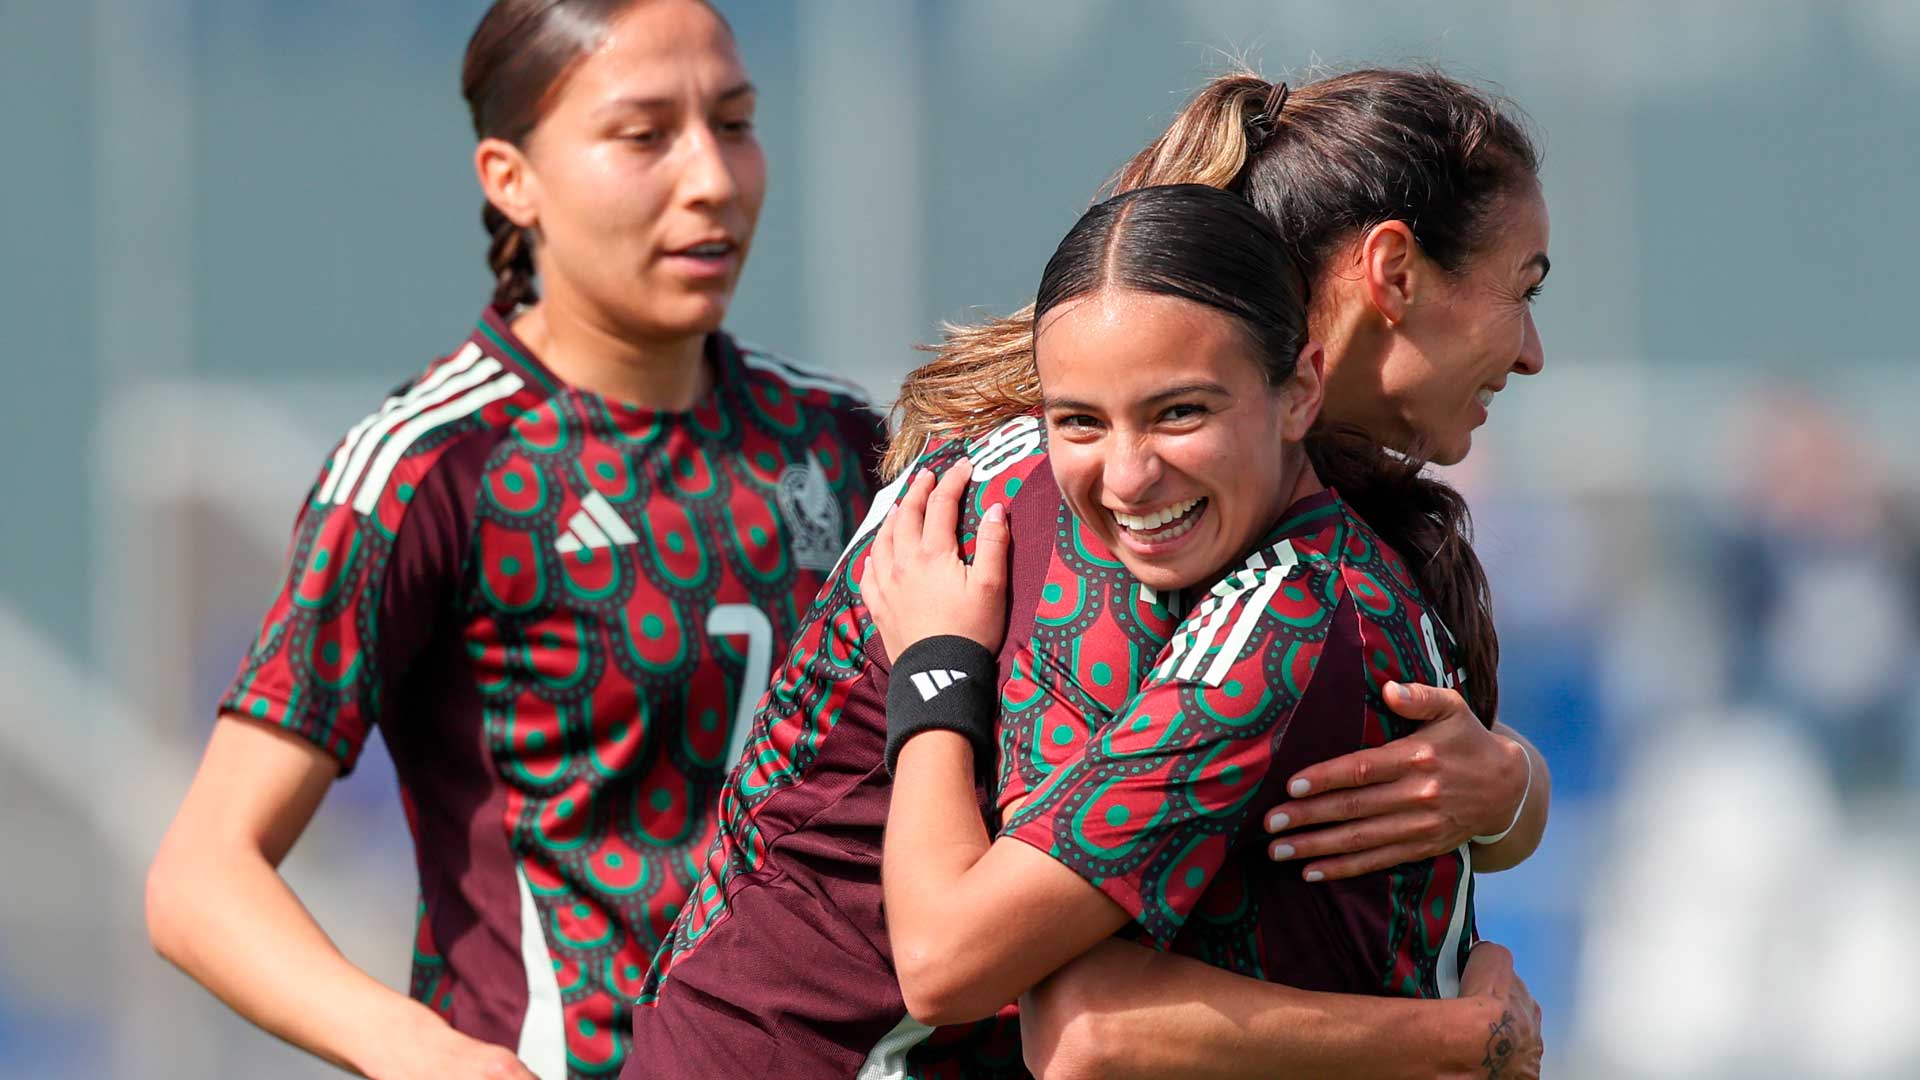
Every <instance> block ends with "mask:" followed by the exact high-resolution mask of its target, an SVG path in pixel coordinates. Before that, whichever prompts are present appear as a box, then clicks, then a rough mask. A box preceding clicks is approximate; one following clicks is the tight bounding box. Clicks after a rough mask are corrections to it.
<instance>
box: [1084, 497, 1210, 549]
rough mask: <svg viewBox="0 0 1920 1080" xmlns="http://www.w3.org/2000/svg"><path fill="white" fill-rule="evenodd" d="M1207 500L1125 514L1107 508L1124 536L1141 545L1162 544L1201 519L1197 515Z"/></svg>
mask: <svg viewBox="0 0 1920 1080" xmlns="http://www.w3.org/2000/svg"><path fill="white" fill-rule="evenodd" d="M1206 508H1207V500H1205V499H1188V500H1187V501H1185V502H1177V503H1174V504H1172V505H1170V506H1165V507H1162V508H1160V509H1159V510H1156V511H1154V512H1153V513H1151V514H1126V513H1122V512H1120V511H1118V510H1109V511H1108V513H1110V514H1112V515H1113V520H1114V523H1115V524H1116V525H1119V526H1120V528H1122V529H1123V530H1125V531H1126V533H1127V535H1128V536H1130V537H1132V538H1133V539H1134V540H1137V541H1139V542H1140V543H1143V544H1164V543H1166V542H1167V541H1169V540H1175V539H1178V538H1179V537H1181V536H1184V535H1186V533H1187V531H1188V530H1190V529H1192V528H1193V527H1194V525H1196V524H1198V523H1199V521H1200V515H1201V514H1202V513H1204V512H1205V511H1206Z"/></svg>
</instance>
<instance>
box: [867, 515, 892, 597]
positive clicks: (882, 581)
mask: <svg viewBox="0 0 1920 1080" xmlns="http://www.w3.org/2000/svg"><path fill="white" fill-rule="evenodd" d="M892 574H893V517H892V515H888V517H887V520H885V521H883V522H881V523H880V531H879V532H877V533H875V534H874V537H873V545H872V546H871V547H869V548H868V549H867V565H866V567H865V569H863V570H862V571H861V573H860V598H861V599H862V600H864V601H866V603H867V606H868V607H872V606H873V603H874V600H875V598H876V597H884V596H885V595H886V588H887V579H888V578H889V577H891V576H892Z"/></svg>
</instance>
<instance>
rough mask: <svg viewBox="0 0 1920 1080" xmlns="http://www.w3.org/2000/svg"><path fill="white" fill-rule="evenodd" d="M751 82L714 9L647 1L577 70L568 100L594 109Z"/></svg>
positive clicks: (674, 0) (687, 0) (685, 0)
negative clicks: (614, 102) (618, 101)
mask: <svg viewBox="0 0 1920 1080" xmlns="http://www.w3.org/2000/svg"><path fill="white" fill-rule="evenodd" d="M745 80H746V68H745V66H744V65H743V64H742V63H741V62H740V53H739V50H738V49H737V48H735V46H734V41H733V35H732V33H730V32H729V31H728V30H727V27H726V24H725V23H723V22H721V21H720V18H719V16H718V15H716V14H714V12H713V11H712V9H710V8H708V7H707V6H706V5H705V4H700V3H696V2H694V0H643V2H641V3H638V4H635V5H633V6H632V7H631V8H629V9H628V10H627V11H626V12H625V13H623V14H622V15H620V16H619V17H618V18H617V19H615V20H614V22H613V25H612V26H611V27H610V28H609V29H608V31H607V34H606V37H605V38H604V39H602V40H601V42H600V44H599V46H598V47H597V48H595V49H594V50H593V51H592V52H591V53H589V54H588V55H587V56H586V58H585V59H583V60H582V61H581V62H580V64H579V66H578V67H576V68H575V69H574V71H573V73H572V77H571V78H570V79H569V80H568V83H567V87H566V90H565V93H564V95H563V99H567V100H571V101H573V102H575V103H578V104H583V105H585V106H586V107H589V108H592V107H595V106H598V105H600V104H603V103H605V102H606V101H608V100H614V99H620V98H635V99H642V100H645V99H654V98H677V97H681V96H683V95H684V94H686V93H687V92H688V91H690V90H691V91H692V92H694V93H695V94H713V93H719V92H721V91H724V90H727V89H730V88H731V87H733V86H734V85H737V84H738V83H741V82H744V81H745Z"/></svg>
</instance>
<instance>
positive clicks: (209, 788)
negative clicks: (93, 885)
mask: <svg viewBox="0 0 1920 1080" xmlns="http://www.w3.org/2000/svg"><path fill="white" fill-rule="evenodd" d="M462 84H463V89H464V92H465V95H466V98H467V102H468V104H469V106H470V107H471V110H472V114H473V124H474V131H475V134H476V135H477V136H478V144H477V146H476V147H475V150H474V157H473V163H474V169H475V172H476V174H477V176H478V179H479V182H480V186H481V188H482V190H483V191H484V193H485V195H486V199H487V203H486V207H485V210H484V223H485V225H486V227H487V229H488V232H489V234H490V236H491V238H492V245H491V249H490V251H489V263H490V265H491V266H492V268H493V271H494V274H495V277H496V285H495V289H494V292H493V297H492V302H491V303H490V304H488V305H487V307H486V308H485V310H483V311H482V312H481V315H480V319H479V322H478V325H477V326H476V327H475V328H474V330H473V332H472V333H471V334H470V335H469V336H468V338H467V340H466V341H465V342H464V343H463V344H461V345H460V347H459V348H457V349H456V350H455V351H454V352H453V353H451V354H450V355H448V356H446V357H444V358H442V359H440V360H437V361H435V362H434V363H433V364H431V365H429V366H428V367H427V369H426V370H425V371H424V372H422V373H421V374H420V375H418V376H417V377H416V378H414V379H413V380H411V381H409V382H407V383H406V384H404V385H403V386H402V387H401V388H400V389H399V390H397V391H396V392H395V393H394V395H393V396H392V397H390V398H388V399H387V401H386V402H384V403H383V404H382V405H381V406H380V407H379V408H378V409H376V410H375V411H374V412H372V413H371V414H370V415H368V416H367V417H366V419H364V420H363V421H361V422H360V423H359V424H357V425H355V426H354V427H353V428H352V429H351V430H350V431H349V432H347V434H346V436H345V438H343V439H342V440H341V442H340V444H339V445H338V447H337V448H336V449H335V451H334V452H333V454H332V455H331V457H330V459H329V460H328V461H327V463H326V464H325V466H324V467H323V469H322V471H321V474H320V477H319V478H318V480H317V481H316V482H315V484H314V487H313V489H312V490H311V492H310V494H309V496H308V499H307V502H306V503H305V505H304V506H303V508H302V510H301V513H300V517H299V520H298V522H297V523H296V525H295V529H294V539H293V544H292V547H291V549H290V556H291V558H290V565H289V567H288V570H287V575H286V580H285V585H284V586H283V588H282V590H281V592H280V594H279V596H278V598H277V599H276V600H275V601H274V603H273V605H272V607H271V608H270V609H269V611H268V613H267V616H266V619H265V620H264V623H263V626H262V628H261V633H260V636H259V638H258V640H257V641H256V643H255V644H254V646H253V648H252V649H251V650H250V652H249V653H248V655H247V657H246V658H245V659H244V661H243V662H242V664H241V667H240V672H239V676H238V677H237V679H236V680H235V682H234V684H233V686H232V688H231V689H230V690H229V692H228V693H227V695H226V696H225V698H223V700H222V702H221V706H220V719H219V721H218V722H217V724H216V725H215V728H214V733H213V737H212V740H211V743H210V744H209V746H208V748H207V752H206V756H205V758H204V760H203V762H202V764H201V768H200V772H199V774H198V776H197V777H196V778H195V780H194V783H193V786H192V788H191V789H190V790H189V792H188V794H187V797H186V800H185V802H184V803H183V804H182V806H181V808H180V811H179V813H178V815H177V816H176V818H175V820H174V823H173V825H172V827H171V828H170V829H169V831H168V834H167V839H166V841H165V842H164V844H163V845H162V849H161V851H160V854H159V856H158V857H157V858H156V860H155V862H154V866H153V870H152V873H151V875H150V877H149V885H148V922H149V927H150V930H151V933H152V936H153V941H154V945H155V947H156V948H158V949H159V950H160V951H161V952H162V953H163V954H164V955H166V956H167V957H168V958H169V959H171V960H173V961H174V962H175V963H177V964H179V965H180V966H181V967H182V968H184V969H185V970H186V971H187V972H188V973H189V974H191V975H192V976H194V977H195V978H196V979H198V980H200V981H201V982H202V983H203V984H205V985H206V986H207V987H208V988H209V989H211V990H212V991H214V992H215V993H216V994H218V995H220V996H221V997H222V998H223V999H224V1000H225V1001H227V1002H228V1003H229V1004H230V1005H232V1006H233V1007H234V1008H235V1009H236V1010H237V1011H239V1012H240V1013H241V1014H242V1015H244V1016H246V1017H247V1018H248V1019H250V1020H252V1021H254V1022H255V1023H257V1024H260V1025H261V1026H262V1027H265V1028H266V1029H268V1030H269V1031H272V1032H273V1033H275V1034H277V1035H279V1036H281V1037H282V1038H285V1039H287V1040H288V1041H290V1042H292V1043H294V1044H295V1045H298V1046H300V1047H302V1048H304V1049H307V1050H309V1051H311V1052H313V1053H315V1054H318V1055H321V1056H323V1057H325V1058H327V1059H329V1060H331V1061H334V1062H336V1063H338V1064H341V1065H344V1066H347V1067H350V1068H353V1069H356V1070H358V1071H360V1072H362V1073H364V1074H366V1075H368V1076H373V1077H400V1078H411V1077H420V1078H430V1080H445V1078H448V1077H466V1076H477V1075H486V1076H498V1077H509V1078H520V1080H525V1078H526V1077H529V1076H534V1077H539V1078H541V1080H557V1078H559V1077H568V1076H586V1075H596V1076H603V1075H609V1074H611V1073H612V1072H614V1071H617V1070H618V1069H619V1068H620V1066H621V1064H622V1063H623V1061H624V1060H625V1058H626V1055H627V1049H628V1046H629V1045H630V1042H629V1035H628V1026H629V1025H628V1017H629V1013H630V1009H629V1005H630V1003H631V1002H632V1001H633V1000H634V998H635V997H636V996H638V993H639V990H640V983H641V979H642V977H643V975H644V974H645V972H646V969H647V965H648V962H649V960H650V959H651V957H652V956H653V954H654V951H655V949H656V947H657V946H658V945H659V944H660V942H661V940H662V938H663V937H664V936H665V934H666V932H667V929H668V927H669V926H670V925H671V924H672V923H673V921H674V919H675V918H676V916H678V915H679V913H680V910H681V908H682V907H683V906H684V905H685V904H686V902H687V900H688V897H689V893H690V890H691V888H692V885H693V868H694V866H695V865H696V859H697V856H698V855H699V853H700V852H701V851H702V850H703V849H704V848H705V847H706V845H707V842H708V840H709V839H710V838H711V836H712V835H713V830H714V820H713V819H714V810H715V806H716V795H717V792H718V790H719V787H720V784H721V781H722V779H723V778H724V777H725V775H726V772H727V769H728V767H729V766H730V765H731V764H732V763H733V758H734V757H735V756H737V753H738V748H739V746H740V744H741V742H742V741H743V740H744V739H745V736H746V731H745V728H744V723H745V718H746V717H747V716H748V715H750V714H751V711H752V706H753V704H754V702H756V701H757V700H758V699H759V697H760V694H761V691H762V689H763V688H764V685H765V682H766V677H767V672H768V670H769V667H770V666H771V663H772V660H773V658H774V657H775V656H776V655H780V654H784V653H785V651H786V649H787V645H788V642H789V640H790V639H791V637H792V636H793V632H794V629H795V626H796V624H797V622H798V620H799V618H800V613H801V612H803V611H804V610H805V609H806V607H807V604H808V602H809V601H810V600H811V599H812V597H813V596H814V594H815V592H816V591H817V590H818V589H819V587H820V585H821V583H822V581H823V579H824V576H825V572H826V571H828V570H830V569H831V568H832V566H833V564H834V560H835V558H836V557H837V556H838V554H839V552H840V548H841V545H842V544H843V543H844V540H845V536H844V534H845V531H846V526H847V523H849V522H852V521H858V520H859V519H860V517H861V516H862V515H863V514H865V512H866V510H867V506H868V503H869V502H870V500H871V496H872V493H871V486H870V482H869V477H870V476H871V473H872V466H873V464H874V461H873V454H874V452H875V450H876V449H877V446H878V444H879V442H880V440H881V437H882V436H881V427H880V424H879V419H878V417H877V416H876V415H874V414H873V413H872V412H871V411H869V410H868V409H867V408H866V407H865V401H864V398H863V397H862V396H861V395H860V394H859V393H858V391H857V390H856V389H855V388H853V387H851V386H849V385H848V384H846V383H844V382H842V381H841V380H839V379H837V378H834V377H833V376H831V375H826V374H822V373H819V372H813V371H808V370H806V369H804V368H802V367H800V366H798V365H796V364H793V363H792V362H790V361H787V360H784V359H782V358H779V357H777V356H773V355H770V354H766V353H763V352H759V351H757V350H753V349H750V348H747V347H745V346H742V345H740V344H739V343H737V342H736V341H735V340H734V339H733V338H732V337H731V336H730V335H728V334H727V333H726V332H725V331H724V330H722V329H721V322H722V320H723V319H724V318H725V316H726V313H727V309H728V305H729V303H730V302H731V300H732V297H733V290H734V285H735V283H736V281H737V280H738V278H739V274H740V270H741V267H742V265H743V263H744V261H745V259H746V256H747V252H748V250H749V249H750V247H751V245H752V241H753V232H754V226H755V223H756V221H757V219H758V217H759V212H760V206H761V203H762V201H763V198H764V196H765V193H766V165H765V161H764V158H763V156H762V154H761V151H760V147H759V144H758V142H757V140H756V138H755V136H754V131H753V113H754V105H755V100H754V99H755V92H754V88H753V84H752V82H751V80H750V79H749V78H748V76H747V72H746V68H745V67H744V65H743V64H742V62H741V60H740V56H739V54H738V52H737V51H736V49H735V47H734V42H733V36H732V33H731V32H730V30H729V29H728V27H727V24H726V22H725V21H724V20H722V19H721V18H720V16H719V15H718V13H717V12H715V11H714V10H713V9H712V8H711V7H709V6H708V5H706V4H704V3H700V2H697V0H624V2H620V0H500V2H498V3H496V4H494V5H493V7H492V8H491V9H489V11H488V12H487V14H486V16H485V17H484V18H483V19H482V21H481V23H480V26H479V28H478V30H477V31H476V32H475V34H474V36H473V39H472V41H471V42H470V43H469V45H468V49H467V57H466V64H465V68H464V71H463V78H462ZM375 726H378V727H379V728H380V730H381V733H382V737H383V738H384V739H385V740H386V742H387V746H388V749H389V751H390V752H391V754H392V757H393V760H394V764H395V768H396V771H397V772H398V774H399V779H400V785H401V796H402V800H403V802H404V803H405V805H406V808H407V811H408V820H409V823H410V825H411V827H412V830H413V834H414V841H415V846H416V851H417V863H418V869H419V874H420V887H421V905H420V919H419V932H418V936H417V938H416V940H415V943H414V968H413V978H412V985H411V987H410V991H411V993H410V995H401V994H398V993H396V992H394V991H392V990H389V989H387V988H385V987H383V986H380V985H379V984H378V983H376V982H375V981H374V980H373V979H371V978H369V977H368V976H367V975H366V974H365V973H364V972H362V971H360V970H359V969H358V968H356V967H354V966H353V965H352V964H351V963H349V962H348V961H347V960H346V958H344V957H343V956H341V954H340V953H339V952H338V951H337V950H336V949H335V948H334V947H333V945H332V944H331V942H330V941H328V939H327V937H326V935H325V934H324V933H323V932H322V931H321V929H320V927H319V926H318V925H317V924H316V923H315V921H314V919H313V917H312V916H311V915H309V914H308V913H307V911H306V910H305V908H304V907H303V906H302V905H301V904H300V902H299V900H298V898H297V897H295V896H294V894H293V893H292V892H291V891H290V890H289V889H288V887H287V885H286V883H285V882H284V881H283V880H282V879H281V878H280V876H279V875H278V873H277V869H276V868H277V866H278V864H279V862H280V860H281V858H282V857H284V856H285V854H286V853H287V850H288V849H289V848H290V847H291V846H292V844H293V843H294V842H295V840H297V839H298V837H299V835H300V833H301V832H302V830H303V829H304V828H305V827H306V825H307V823H308V821H309V820H310V819H311V817H312V815H313V813H314V812H315V810H316V809H317V807H318V805H319V803H320V801H321V799H322V797H323V796H324V795H325V793H326V790H327V788H328V786H329V785H330V784H331V782H332V781H333V780H334V779H335V778H336V777H338V776H340V775H343V774H344V773H345V772H347V771H348V770H350V769H351V768H352V767H353V765H354V763H355V762H356V760H357V759H358V757H359V754H360V751H361V748H362V747H363V746H364V744H365V741H366V739H367V738H368V737H369V735H370V734H371V732H372V729H373V728H374V727H375Z"/></svg>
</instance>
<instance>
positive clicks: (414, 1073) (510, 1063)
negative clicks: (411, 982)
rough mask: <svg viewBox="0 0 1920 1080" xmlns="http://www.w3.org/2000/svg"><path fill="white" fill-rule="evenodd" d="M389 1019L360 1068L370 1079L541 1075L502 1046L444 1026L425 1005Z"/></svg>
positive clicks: (526, 1078) (522, 1079)
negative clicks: (386, 1029)
mask: <svg viewBox="0 0 1920 1080" xmlns="http://www.w3.org/2000/svg"><path fill="white" fill-rule="evenodd" d="M414 1004H415V1006H416V1008H415V1009H414V1010H413V1011H412V1012H410V1013H409V1015H408V1017H407V1019H406V1020H405V1021H403V1022H401V1023H399V1024H395V1025H393V1027H392V1029H391V1030H390V1033H389V1037H387V1038H383V1039H380V1040H379V1041H378V1043H377V1044H376V1045H375V1046H374V1047H373V1049H372V1052H371V1054H370V1056H369V1057H368V1059H367V1060H365V1061H364V1062H360V1063H358V1064H359V1069H360V1071H361V1072H363V1073H365V1074H366V1075H367V1076H368V1077H370V1078H372V1080H539V1077H536V1076H535V1075H534V1074H533V1070H531V1069H529V1068H527V1067H526V1065H524V1064H522V1063H521V1061H520V1059H519V1058H517V1057H515V1056H514V1053H513V1051H511V1050H509V1049H507V1048H506V1047H504V1046H496V1045H494V1044H493V1043H488V1042H481V1041H480V1040H479V1039H476V1038H473V1037H472V1036H470V1035H463V1034H461V1033H460V1032H458V1031H455V1030H454V1029H453V1028H452V1027H450V1026H448V1024H447V1022H446V1021H445V1020H443V1019H441V1018H440V1016H439V1014H438V1013H435V1012H434V1011H433V1010H431V1009H429V1008H427V1007H426V1006H425V1005H420V1004H419V1003H417V1002H416V1003H414Z"/></svg>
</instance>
